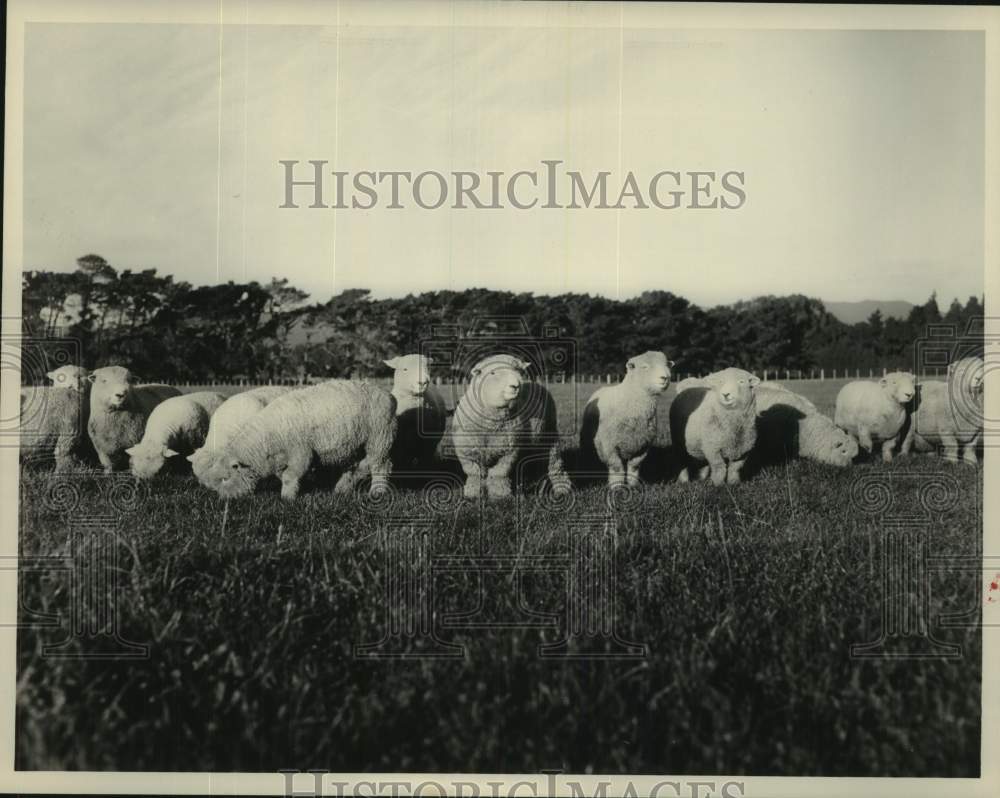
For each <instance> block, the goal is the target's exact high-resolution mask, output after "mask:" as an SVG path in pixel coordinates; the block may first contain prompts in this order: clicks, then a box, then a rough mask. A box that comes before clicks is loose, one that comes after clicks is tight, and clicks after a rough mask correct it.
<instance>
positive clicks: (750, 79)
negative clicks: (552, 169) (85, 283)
mask: <svg viewBox="0 0 1000 798" xmlns="http://www.w3.org/2000/svg"><path fill="white" fill-rule="evenodd" d="M25 45H26V46H25V78H24V79H25V107H24V125H25V131H24V132H25V136H24V139H25V145H24V204H23V209H24V268H26V269H57V270H69V269H72V268H74V263H75V260H76V258H77V257H79V256H80V255H83V254H85V253H90V252H94V253H98V254H100V255H102V256H104V257H105V258H106V259H107V260H108V261H109V262H110V263H111V264H112V265H113V266H115V267H116V268H119V269H126V268H130V269H142V268H156V269H157V270H159V271H160V272H161V273H168V274H173V275H174V277H175V278H176V279H179V280H186V281H189V282H191V283H194V284H206V283H213V282H220V281H223V282H224V281H227V280H236V281H242V280H258V281H261V282H267V281H269V280H270V278H271V277H272V276H281V277H288V278H289V279H290V280H291V282H292V283H293V284H294V285H297V286H298V287H300V288H302V289H304V290H306V291H308V292H309V293H310V294H311V297H312V300H313V301H325V300H326V299H328V298H329V297H330V296H331V295H332V294H333V293H335V292H339V291H342V290H345V289H348V288H356V287H365V288H370V289H372V291H373V292H374V294H375V295H376V296H398V295H403V294H406V293H409V292H419V291H428V290H441V289H447V288H451V289H462V288H466V287H471V286H481V287H488V288H495V289H504V290H512V291H533V292H535V293H547V294H551V293H562V292H567V291H574V292H589V293H600V294H604V295H607V296H610V297H622V298H624V297H628V296H633V295H635V294H637V293H639V292H641V291H645V290H668V291H672V292H673V293H675V294H679V295H682V296H685V297H687V298H688V299H690V300H692V301H694V302H696V303H699V304H702V305H705V306H710V305H714V304H718V303H723V302H732V301H736V300H739V299H745V298H749V297H752V296H757V295H761V294H790V293H804V294H807V295H809V296H814V297H818V298H821V299H825V300H830V301H850V300H861V299H886V300H889V299H903V300H909V301H912V302H923V301H924V300H925V299H926V298H927V297H928V296H929V295H930V293H931V292H932V291H934V290H936V291H937V292H938V298H939V301H941V302H942V305H943V306H946V305H947V303H948V302H949V301H950V300H951V298H952V297H953V296H958V297H960V298H962V299H963V300H964V299H965V298H966V297H968V296H969V295H971V294H976V295H978V294H981V293H982V291H983V252H984V240H983V227H984V217H983V203H984V153H983V149H984V133H983V113H984V61H983V59H984V49H983V45H984V42H983V37H982V34H981V33H976V32H962V31H954V32H944V31H930V32H921V31H791V30H788V31H718V30H715V31H690V30H686V31H685V30H671V29H669V28H667V27H663V28H646V29H634V28H625V29H622V28H619V27H614V26H608V27H603V28H600V27H592V28H577V27H575V28H561V27H548V28H546V27H538V28H530V29H525V28H521V29H514V28H497V27H483V28H454V27H449V26H436V27H425V28H420V29H413V28H410V29H406V28H391V27H384V26H381V27H365V26H358V25H351V26H344V27H341V28H340V29H339V30H338V28H336V27H295V26H266V25H249V26H240V25H226V26H213V25H164V24H158V25H138V24H86V25H81V24H39V23H32V24H29V26H28V28H27V35H26V43H25ZM543 159H557V160H561V161H563V165H562V167H561V168H562V169H572V170H577V171H579V172H581V173H583V174H584V175H585V176H587V178H588V181H589V180H592V179H593V177H594V176H595V175H596V174H597V173H598V172H599V171H601V170H604V171H609V172H611V173H612V176H611V177H610V178H609V185H610V186H612V187H613V189H612V194H613V195H616V194H617V190H618V187H620V185H621V182H622V180H623V179H624V176H625V174H626V173H627V172H628V171H632V172H633V173H634V174H635V175H636V176H637V179H638V182H639V184H640V185H645V184H648V181H649V178H651V177H652V176H653V175H654V174H656V173H657V172H661V171H664V170H670V171H678V172H689V171H714V172H717V173H721V172H726V171H730V170H733V171H739V172H742V173H743V175H744V190H745V192H746V201H745V202H744V203H743V205H742V206H741V207H739V208H737V209H729V210H721V209H716V210H697V209H690V208H687V207H682V208H678V209H673V210H663V209H658V208H655V207H651V208H647V209H637V208H634V207H626V208H625V209H623V210H608V209H597V208H590V209H540V208H537V207H536V208H534V209H532V210H528V211H522V210H516V209H513V208H505V209H501V210H497V209H475V208H466V209H449V208H447V207H443V208H440V209H437V210H425V209H422V208H419V207H416V206H415V205H414V204H413V201H412V195H410V196H409V197H408V196H407V195H406V189H405V188H404V191H403V196H404V198H405V201H406V202H407V203H408V207H406V208H403V209H389V208H386V207H385V205H387V204H388V202H389V200H388V198H387V197H386V196H385V194H386V193H387V190H386V189H385V188H383V189H382V190H381V192H380V203H379V205H378V206H376V207H375V208H373V209H370V210H361V209H354V208H347V209H342V210H333V209H329V208H309V207H306V206H307V205H308V202H309V199H305V197H306V194H308V192H304V193H297V194H296V197H297V198H298V197H301V198H302V199H299V200H298V201H299V202H300V207H299V208H281V207H279V206H280V205H281V204H282V202H283V201H284V183H283V181H284V169H283V167H281V166H280V164H279V161H281V160H298V161H301V162H303V164H304V162H306V161H308V160H325V161H329V165H328V167H327V168H328V169H329V170H331V171H332V170H333V169H338V170H341V171H346V172H349V173H351V174H353V173H356V172H358V171H361V170H375V171H391V170H402V171H410V172H413V173H414V174H416V173H419V172H422V171H426V170H436V171H440V172H445V173H447V172H450V171H456V170H465V171H473V172H476V173H478V174H480V175H482V176H484V180H485V175H486V172H488V171H491V170H492V171H504V172H506V173H507V174H510V173H512V172H515V171H517V170H537V171H541V169H542V167H541V161H542V160H543ZM298 174H301V175H305V174H306V173H305V172H303V173H298ZM348 179H349V180H350V178H348ZM328 187H329V186H328ZM643 190H645V189H643ZM433 193H434V192H431V194H432V195H433ZM329 201H330V202H332V197H331V198H330V199H329ZM610 202H612V203H613V202H614V199H612V200H610Z"/></svg>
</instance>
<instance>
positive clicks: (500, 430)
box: [452, 354, 572, 499]
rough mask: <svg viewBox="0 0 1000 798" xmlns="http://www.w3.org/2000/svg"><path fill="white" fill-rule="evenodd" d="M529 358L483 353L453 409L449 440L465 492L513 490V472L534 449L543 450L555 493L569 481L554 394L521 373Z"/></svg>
mask: <svg viewBox="0 0 1000 798" xmlns="http://www.w3.org/2000/svg"><path fill="white" fill-rule="evenodd" d="M528 366H529V364H528V363H527V362H526V361H524V360H521V359H520V358H518V357H515V356H513V355H505V354H499V355H492V356H490V357H486V358H483V359H482V360H480V361H479V362H478V363H476V365H475V366H473V368H472V371H471V373H470V374H471V379H470V381H469V386H468V389H467V390H466V392H465V393H464V394H463V396H462V398H461V399H460V400H459V402H458V406H457V407H456V409H455V418H454V422H453V424H452V440H453V442H454V449H455V455H456V456H457V457H458V461H459V463H460V464H461V466H462V470H463V471H464V472H465V475H466V480H465V488H464V495H465V496H466V498H472V499H475V498H478V497H479V496H480V494H481V492H482V490H483V488H484V487H485V489H486V495H487V497H488V498H490V499H495V498H500V497H504V496H509V495H511V472H512V469H514V473H515V474H516V473H518V470H517V469H515V465H517V466H520V465H521V464H523V463H524V458H526V457H528V456H530V455H531V454H532V453H538V454H544V455H546V470H547V476H548V479H549V481H550V483H551V487H552V492H553V494H555V495H562V494H565V493H568V492H569V491H570V490H571V488H572V486H571V484H570V480H569V475H568V474H567V473H566V469H565V466H564V465H563V462H562V457H561V456H560V453H559V438H558V432H557V428H556V405H555V402H554V401H553V399H552V395H551V394H550V393H549V392H548V391H547V390H546V389H545V388H544V387H543V386H541V385H539V384H537V383H534V382H530V381H528V379H527V378H526V376H525V373H526V371H527V369H528Z"/></svg>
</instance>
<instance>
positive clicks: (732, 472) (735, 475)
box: [726, 457, 746, 485]
mask: <svg viewBox="0 0 1000 798" xmlns="http://www.w3.org/2000/svg"><path fill="white" fill-rule="evenodd" d="M745 462H746V458H745V457H744V458H743V459H742V460H730V461H729V468H728V469H727V471H726V482H728V483H729V484H730V485H738V484H739V482H740V471H741V470H742V469H743V464H744V463H745Z"/></svg>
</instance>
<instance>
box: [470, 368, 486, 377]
mask: <svg viewBox="0 0 1000 798" xmlns="http://www.w3.org/2000/svg"><path fill="white" fill-rule="evenodd" d="M482 373H483V370H482V369H481V368H479V366H474V367H473V369H472V371H470V372H469V376H470V377H478V376H479V375H480V374H482Z"/></svg>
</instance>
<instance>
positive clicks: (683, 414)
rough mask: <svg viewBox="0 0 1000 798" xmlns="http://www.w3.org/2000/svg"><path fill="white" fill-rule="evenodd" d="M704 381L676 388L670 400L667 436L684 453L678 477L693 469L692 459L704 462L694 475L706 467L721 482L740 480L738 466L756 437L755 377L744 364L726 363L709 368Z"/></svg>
mask: <svg viewBox="0 0 1000 798" xmlns="http://www.w3.org/2000/svg"><path fill="white" fill-rule="evenodd" d="M704 383H705V387H697V386H696V387H691V388H687V389H686V390H683V391H681V392H680V393H678V394H677V397H676V398H675V399H674V401H673V403H672V404H671V405H670V440H671V443H672V445H673V446H674V447H675V450H676V451H678V452H680V453H681V454H683V455H686V457H687V460H688V462H687V465H686V467H685V468H683V469H682V470H681V473H680V477H679V480H680V481H681V482H687V481H688V480H689V479H690V478H691V477H692V476H694V475H695V472H694V468H695V465H697V464H700V463H706V465H704V466H702V467H701V468H700V469H699V470H698V472H697V477H698V478H699V479H704V478H705V477H706V476H708V474H709V472H711V475H712V482H713V483H715V484H716V485H721V484H722V483H723V482H726V481H728V482H729V483H730V484H735V483H737V482H739V481H740V469H741V468H742V467H743V463H744V461H745V459H746V457H747V455H748V454H749V453H750V450H751V449H753V446H754V443H755V442H756V440H757V427H756V417H757V403H756V395H755V394H756V388H757V386H758V385H759V384H760V379H759V378H757V377H755V376H754V375H753V374H751V373H750V372H748V371H743V369H737V368H728V369H723V370H722V371H717V372H715V373H714V374H710V375H709V376H708V377H706V378H705V380H704Z"/></svg>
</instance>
